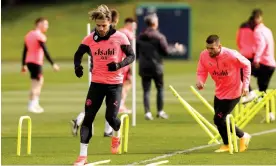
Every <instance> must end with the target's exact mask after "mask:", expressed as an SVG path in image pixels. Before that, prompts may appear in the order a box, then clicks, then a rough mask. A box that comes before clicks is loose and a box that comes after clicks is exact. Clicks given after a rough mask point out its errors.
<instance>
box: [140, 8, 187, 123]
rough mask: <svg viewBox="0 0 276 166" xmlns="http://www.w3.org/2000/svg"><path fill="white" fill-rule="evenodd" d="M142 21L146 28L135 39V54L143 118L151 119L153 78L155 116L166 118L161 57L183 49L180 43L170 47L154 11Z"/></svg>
mask: <svg viewBox="0 0 276 166" xmlns="http://www.w3.org/2000/svg"><path fill="white" fill-rule="evenodd" d="M144 21H145V23H146V25H147V28H146V30H145V31H144V32H142V33H141V34H140V35H139V37H138V39H137V49H136V50H137V56H139V75H140V76H141V78H142V87H143V101H144V110H145V119H146V120H153V116H152V114H151V111H150V89H151V80H154V83H155V87H156V89H157V117H158V118H159V117H160V118H162V119H168V118H169V117H168V115H167V113H166V112H165V111H163V107H164V94H163V93H164V92H163V91H164V89H163V87H164V78H163V68H164V66H163V57H162V56H167V55H169V54H171V53H173V51H175V50H177V51H181V50H183V46H182V45H178V44H176V45H175V46H176V47H175V48H172V49H171V48H170V47H169V46H168V42H167V39H166V37H165V36H164V35H163V34H162V33H161V32H159V30H158V17H157V15H156V14H155V13H153V14H149V15H147V16H145V18H144Z"/></svg>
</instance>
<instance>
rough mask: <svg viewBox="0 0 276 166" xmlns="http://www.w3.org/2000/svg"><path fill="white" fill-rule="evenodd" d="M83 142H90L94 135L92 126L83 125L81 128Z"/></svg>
mask: <svg viewBox="0 0 276 166" xmlns="http://www.w3.org/2000/svg"><path fill="white" fill-rule="evenodd" d="M80 137H81V143H84V144H88V143H89V140H90V139H91V137H92V132H91V128H89V127H87V126H85V125H82V126H81V129H80Z"/></svg>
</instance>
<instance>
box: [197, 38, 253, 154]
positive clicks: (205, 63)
mask: <svg viewBox="0 0 276 166" xmlns="http://www.w3.org/2000/svg"><path fill="white" fill-rule="evenodd" d="M206 48H207V49H205V50H204V51H202V52H201V54H200V59H199V62H198V67H197V84H196V86H197V88H198V89H199V90H201V89H203V88H204V84H205V82H206V79H207V77H208V73H209V74H210V75H211V77H212V79H213V80H214V82H215V85H216V90H215V91H216V92H215V99H214V109H215V115H214V123H215V125H216V126H217V128H218V131H219V133H220V135H221V138H222V140H223V143H224V145H223V146H221V147H220V148H219V149H218V150H216V151H215V152H228V151H229V146H228V137H227V129H226V116H227V115H228V114H230V113H231V112H232V110H233V109H234V107H235V105H236V104H237V103H238V102H239V100H240V97H241V95H242V94H247V93H248V92H249V82H250V72H251V69H250V68H251V65H250V61H249V60H247V59H246V58H245V57H244V56H242V55H241V54H240V53H238V51H236V50H232V49H229V48H226V47H222V46H221V44H220V40H219V37H218V36H217V35H210V36H209V37H208V38H207V39H206ZM241 68H242V69H243V82H242V81H241V79H240V78H241V72H240V69H241ZM236 134H237V136H238V137H239V138H240V152H243V151H245V150H246V149H247V147H248V144H249V141H250V138H251V136H250V135H249V134H248V133H245V132H243V131H242V130H240V129H239V128H237V127H236Z"/></svg>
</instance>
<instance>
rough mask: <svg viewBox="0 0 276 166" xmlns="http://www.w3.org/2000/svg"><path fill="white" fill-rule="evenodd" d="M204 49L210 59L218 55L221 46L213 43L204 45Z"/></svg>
mask: <svg viewBox="0 0 276 166" xmlns="http://www.w3.org/2000/svg"><path fill="white" fill-rule="evenodd" d="M206 48H207V50H208V52H209V55H210V57H215V56H217V55H218V54H219V52H220V49H221V44H220V43H217V42H214V43H212V44H208V43H207V45H206Z"/></svg>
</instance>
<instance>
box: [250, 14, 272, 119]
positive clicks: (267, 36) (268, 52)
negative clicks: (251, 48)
mask: <svg viewBox="0 0 276 166" xmlns="http://www.w3.org/2000/svg"><path fill="white" fill-rule="evenodd" d="M252 16H253V18H254V21H255V24H256V27H255V29H254V39H255V44H256V51H255V56H254V60H253V65H254V67H255V68H256V69H257V74H256V75H257V84H258V87H259V91H261V92H266V90H267V88H268V86H269V83H270V80H271V77H272V75H273V73H274V71H275V67H276V62H275V52H274V38H273V34H272V31H271V30H270V29H269V28H268V27H266V26H265V25H264V24H263V12H262V10H261V9H254V10H253V11H252ZM270 118H271V120H275V115H274V114H273V113H272V112H270Z"/></svg>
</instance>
